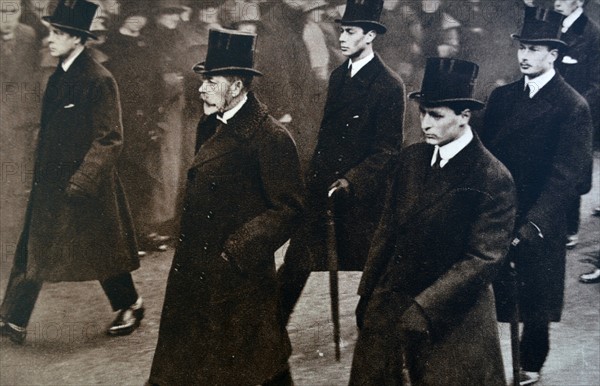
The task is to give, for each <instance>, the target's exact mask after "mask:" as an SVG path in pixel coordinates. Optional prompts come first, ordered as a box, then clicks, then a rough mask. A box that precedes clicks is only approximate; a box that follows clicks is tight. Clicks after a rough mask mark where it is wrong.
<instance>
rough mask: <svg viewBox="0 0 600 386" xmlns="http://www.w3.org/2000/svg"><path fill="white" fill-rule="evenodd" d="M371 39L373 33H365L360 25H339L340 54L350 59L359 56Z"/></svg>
mask: <svg viewBox="0 0 600 386" xmlns="http://www.w3.org/2000/svg"><path fill="white" fill-rule="evenodd" d="M373 39H374V34H373V33H372V32H366V33H365V31H364V30H363V29H362V28H361V27H356V26H348V25H343V26H341V27H340V38H339V41H340V50H341V51H342V55H344V56H346V57H348V58H350V59H356V58H359V57H360V56H361V54H362V53H363V52H364V51H365V49H366V48H367V46H368V45H369V44H370V43H371V42H372V41H373Z"/></svg>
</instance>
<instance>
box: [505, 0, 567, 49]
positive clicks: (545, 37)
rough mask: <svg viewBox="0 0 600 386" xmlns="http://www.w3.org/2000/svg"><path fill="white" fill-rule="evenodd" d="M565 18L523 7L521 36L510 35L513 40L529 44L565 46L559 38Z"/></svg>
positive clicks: (543, 10)
mask: <svg viewBox="0 0 600 386" xmlns="http://www.w3.org/2000/svg"><path fill="white" fill-rule="evenodd" d="M564 18H565V16H564V15H561V14H560V13H558V12H554V11H552V10H549V9H544V8H539V7H525V20H524V22H523V29H522V30H521V34H520V35H517V34H512V35H510V36H511V37H512V38H513V39H516V40H520V41H522V42H530V43H556V44H558V45H562V46H567V43H565V42H564V41H563V40H561V39H560V37H561V34H562V33H561V30H562V23H563V20H564Z"/></svg>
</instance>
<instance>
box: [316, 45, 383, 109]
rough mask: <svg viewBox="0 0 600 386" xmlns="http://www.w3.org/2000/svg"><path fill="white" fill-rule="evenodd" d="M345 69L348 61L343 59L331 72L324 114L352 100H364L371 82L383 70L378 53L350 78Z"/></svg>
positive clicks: (340, 107) (344, 105) (341, 107)
mask: <svg viewBox="0 0 600 386" xmlns="http://www.w3.org/2000/svg"><path fill="white" fill-rule="evenodd" d="M347 69H348V61H345V62H344V63H343V64H342V65H341V66H340V67H338V69H337V70H336V71H335V72H334V73H333V74H332V79H331V82H330V88H331V89H330V90H329V97H328V99H327V105H326V106H327V111H326V112H325V115H326V116H330V115H332V114H336V113H337V112H339V111H340V110H341V109H344V108H346V107H347V106H348V105H349V104H351V103H352V102H353V101H356V100H360V101H364V97H365V95H366V94H368V93H369V90H370V88H371V84H372V83H373V81H374V80H375V79H376V78H377V76H378V75H379V74H380V73H381V71H382V70H383V62H382V61H381V58H380V57H379V55H378V54H375V57H374V58H373V59H372V60H371V61H370V62H369V63H367V64H366V65H365V66H364V67H363V68H362V69H361V70H360V71H359V72H357V73H356V75H354V77H353V78H351V79H347V78H346V73H347V71H348V70H347ZM347 82H348V83H347Z"/></svg>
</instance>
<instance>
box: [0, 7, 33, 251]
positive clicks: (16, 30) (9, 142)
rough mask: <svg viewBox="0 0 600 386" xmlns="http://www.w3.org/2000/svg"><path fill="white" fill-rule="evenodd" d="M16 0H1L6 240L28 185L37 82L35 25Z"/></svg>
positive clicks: (11, 240)
mask: <svg viewBox="0 0 600 386" xmlns="http://www.w3.org/2000/svg"><path fill="white" fill-rule="evenodd" d="M20 16H21V8H20V7H19V6H18V3H17V2H15V1H6V0H2V1H0V85H1V87H2V98H1V100H0V138H1V140H0V162H1V165H2V182H1V190H0V199H1V201H0V207H2V221H1V230H0V235H1V236H2V239H1V240H0V241H1V243H2V245H6V246H9V249H12V250H14V247H12V248H10V246H11V245H14V244H15V241H16V240H17V238H18V237H19V232H20V231H21V229H22V227H23V219H24V214H25V208H26V206H27V197H28V196H29V190H30V188H31V173H32V171H33V164H34V159H33V153H34V150H35V142H36V137H37V130H38V129H39V119H40V116H39V111H40V108H39V107H40V104H41V96H42V85H41V83H40V79H39V70H38V68H39V55H38V43H37V40H36V35H35V31H34V30H33V29H32V28H31V27H29V26H27V25H25V24H22V23H20V22H19V17H20Z"/></svg>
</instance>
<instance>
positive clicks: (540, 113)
mask: <svg viewBox="0 0 600 386" xmlns="http://www.w3.org/2000/svg"><path fill="white" fill-rule="evenodd" d="M524 82H525V81H524V79H522V80H521V81H520V82H515V83H514V84H513V85H514V87H513V89H512V90H511V93H509V94H508V95H507V99H508V100H506V101H504V102H505V103H509V104H511V107H510V108H509V109H507V110H508V111H510V112H511V115H510V116H509V117H507V121H506V124H504V125H503V126H502V127H501V128H500V130H499V131H498V133H497V135H496V136H495V137H494V139H493V140H492V144H493V145H494V146H495V145H497V144H499V143H501V142H503V141H505V140H511V141H512V140H514V139H515V138H514V135H516V134H518V133H522V132H524V131H526V130H528V128H529V127H535V126H537V124H536V122H537V121H539V120H540V119H542V118H543V117H544V116H545V115H547V114H548V113H549V112H550V111H551V110H552V109H553V104H554V103H555V100H556V98H558V97H559V96H558V95H557V92H558V90H559V88H560V83H561V82H562V78H561V76H560V75H559V74H558V73H557V74H556V75H555V76H554V77H553V78H552V79H551V80H550V82H548V83H547V84H546V85H545V86H544V87H542V89H541V90H540V91H538V93H537V94H535V96H534V97H533V98H531V99H530V100H529V101H527V100H523V96H522V94H523V89H524V87H525V86H524V84H525V83H524Z"/></svg>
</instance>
